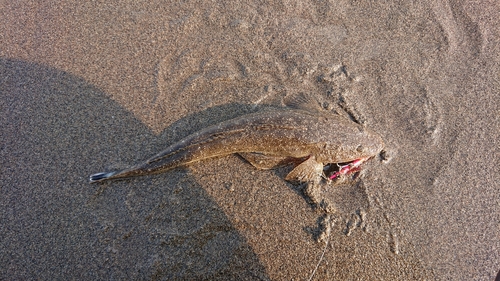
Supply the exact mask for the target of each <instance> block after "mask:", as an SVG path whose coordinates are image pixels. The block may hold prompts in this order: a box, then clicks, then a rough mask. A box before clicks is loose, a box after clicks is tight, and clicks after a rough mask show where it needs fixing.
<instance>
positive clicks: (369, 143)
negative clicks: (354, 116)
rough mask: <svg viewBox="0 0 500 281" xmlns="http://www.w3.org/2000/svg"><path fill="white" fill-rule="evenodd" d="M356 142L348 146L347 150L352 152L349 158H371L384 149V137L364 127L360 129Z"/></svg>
mask: <svg viewBox="0 0 500 281" xmlns="http://www.w3.org/2000/svg"><path fill="white" fill-rule="evenodd" d="M353 140H355V141H351V142H349V143H348V144H346V146H347V147H345V149H346V150H347V151H350V154H349V158H351V159H360V158H371V157H373V156H375V155H377V154H379V153H380V151H382V149H384V141H383V140H382V137H381V136H380V135H379V134H377V133H376V132H374V131H372V130H369V129H367V128H365V127H363V126H359V127H358V132H357V133H356V136H355V138H353Z"/></svg>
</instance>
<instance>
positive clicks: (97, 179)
mask: <svg viewBox="0 0 500 281" xmlns="http://www.w3.org/2000/svg"><path fill="white" fill-rule="evenodd" d="M116 174H118V171H114V172H104V173H97V174H93V175H90V183H94V182H100V181H104V180H107V179H110V178H112V177H113V176H114V175H116Z"/></svg>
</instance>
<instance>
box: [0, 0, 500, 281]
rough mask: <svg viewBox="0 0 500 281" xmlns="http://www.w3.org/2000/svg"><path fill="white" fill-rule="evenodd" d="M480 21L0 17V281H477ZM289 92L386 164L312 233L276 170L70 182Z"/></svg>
mask: <svg viewBox="0 0 500 281" xmlns="http://www.w3.org/2000/svg"><path fill="white" fill-rule="evenodd" d="M86 2H88V3H86ZM499 19H500V5H499V4H498V2H497V1H452V0H450V1H444V0H436V1H413V2H410V1H394V2H387V1H347V0H339V1H303V0H297V1H288V0H287V1H273V0H271V1H170V2H165V1H155V0H153V1H122V0H118V1H74V2H72V1H65V0H63V1H34V2H33V1H3V3H2V4H0V136H1V137H0V279H1V280H125V279H133V280H485V281H487V280H488V281H490V280H493V279H494V278H495V276H496V274H497V272H498V271H499V270H500V192H499V190H500V184H499V176H498V175H499V173H500V169H499V166H500V165H499V164H500V163H499V159H500V153H499V139H500V137H499V136H500V124H499V123H500V113H499V112H500V110H499V103H500V102H499V100H500V20H499ZM300 93H308V94H312V95H313V96H315V97H316V98H317V99H318V100H320V101H321V103H322V104H323V106H324V107H325V108H327V109H335V108H342V109H343V110H344V111H345V112H346V115H348V116H349V117H350V118H352V119H355V120H358V122H360V123H362V124H363V125H365V126H366V127H368V128H370V129H372V130H374V131H376V132H378V133H379V134H380V135H381V136H382V138H383V139H384V142H385V144H386V147H385V151H384V153H383V154H382V155H380V156H377V157H375V158H374V159H372V160H370V161H369V162H368V163H366V164H365V165H364V167H363V171H362V172H361V173H360V174H359V175H358V176H357V177H356V178H354V179H348V180H346V181H344V182H342V183H338V184H336V185H333V184H330V185H324V186H322V187H321V188H320V189H319V190H316V191H314V192H316V193H317V194H316V195H317V196H319V198H321V199H322V200H324V202H327V203H328V204H329V205H328V206H329V209H328V211H329V214H328V215H325V214H324V213H323V212H322V211H320V210H319V209H317V208H314V207H313V206H312V205H311V204H310V203H311V202H310V200H308V198H307V196H305V195H304V190H303V186H299V185H293V184H290V183H288V182H286V181H285V180H284V179H283V178H284V177H285V176H286V174H287V173H288V172H289V171H290V169H291V167H283V168H279V169H276V170H266V171H260V170H256V169H255V168H254V167H252V166H251V165H249V164H248V163H247V162H246V161H245V160H243V159H242V158H241V157H238V156H235V155H231V156H228V157H223V158H217V159H213V160H210V161H202V162H200V163H197V164H193V165H191V166H189V167H185V168H178V169H175V170H171V171H168V172H165V173H162V174H158V175H152V176H145V177H138V178H133V179H127V180H122V181H113V182H108V183H103V184H89V182H88V177H89V175H90V174H92V173H96V172H101V171H104V170H109V169H119V168H125V167H127V166H128V165H130V164H135V163H137V162H140V161H142V160H144V159H146V158H148V157H150V156H152V155H154V154H155V153H157V152H158V151H161V150H163V149H164V148H165V147H167V146H168V145H170V144H172V143H173V142H175V141H177V140H179V139H181V138H183V137H185V136H187V135H189V134H190V133H193V132H196V131H197V130H199V129H201V128H204V127H206V126H208V125H212V124H215V123H217V122H220V121H223V120H227V119H230V118H233V117H236V116H240V115H242V114H245V113H248V112H253V111H258V110H261V109H262V108H265V107H266V106H282V99H283V97H285V96H288V95H294V94H300ZM325 130H335V124H331V127H326V128H325ZM325 245H326V247H325Z"/></svg>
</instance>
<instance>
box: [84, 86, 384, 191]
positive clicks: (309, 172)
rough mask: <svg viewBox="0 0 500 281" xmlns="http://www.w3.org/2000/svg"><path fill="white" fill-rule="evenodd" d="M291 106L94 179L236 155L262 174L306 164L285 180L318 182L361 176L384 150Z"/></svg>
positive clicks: (318, 113)
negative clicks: (327, 169)
mask: <svg viewBox="0 0 500 281" xmlns="http://www.w3.org/2000/svg"><path fill="white" fill-rule="evenodd" d="M285 104H287V105H288V107H285V108H280V109H275V110H269V111H264V112H257V113H251V114H247V115H243V116H241V117H238V118H235V119H231V120H228V121H225V122H222V123H219V124H217V125H214V126H210V127H207V128H205V129H203V130H201V131H199V132H196V133H194V134H192V135H190V136H188V137H186V138H184V139H182V140H180V141H179V142H177V143H174V144H172V145H171V146H169V147H168V148H167V149H165V150H164V151H162V152H160V153H158V154H157V155H155V156H153V157H151V158H149V159H148V160H146V161H145V162H143V163H140V164H138V165H135V166H132V167H130V168H127V169H124V170H120V171H111V172H103V173H97V174H93V175H91V176H90V182H91V183H94V182H101V181H104V180H109V179H118V178H127V177H133V176H139V175H146V174H151V173H157V172H161V171H166V170H169V169H173V168H176V167H179V166H185V165H188V164H190V163H193V162H197V161H200V160H203V159H208V158H213V157H219V156H224V155H229V154H233V153H238V154H240V155H241V156H242V157H243V158H245V159H246V160H247V161H248V162H250V163H251V164H252V165H253V166H255V167H257V168H259V169H271V168H274V167H277V166H279V165H282V164H283V163H288V162H289V161H290V160H295V162H297V161H302V162H301V163H300V164H299V165H298V166H296V167H295V168H294V169H293V170H292V171H291V172H290V173H289V174H288V175H287V176H286V178H285V179H286V180H288V181H298V182H314V181H317V180H319V179H321V177H322V176H323V167H324V165H327V164H332V163H347V164H346V165H343V166H339V171H338V172H336V173H334V174H333V175H332V176H330V179H334V178H336V177H338V176H340V175H343V174H347V173H350V172H352V171H355V170H358V169H359V166H360V165H361V164H362V163H363V162H365V161H366V160H368V159H369V158H371V157H373V156H374V155H376V154H378V153H379V152H380V151H381V150H382V149H383V147H384V142H383V141H382V138H381V137H380V136H379V135H378V134H377V133H375V132H373V131H371V130H368V129H367V128H365V127H363V126H362V125H360V124H357V123H355V122H353V121H351V120H349V119H348V118H346V117H345V116H342V115H339V114H336V113H334V112H331V111H327V110H324V109H323V108H321V106H320V105H319V103H318V102H317V101H316V100H313V99H311V98H309V97H307V96H299V97H296V98H293V99H289V101H287V102H285Z"/></svg>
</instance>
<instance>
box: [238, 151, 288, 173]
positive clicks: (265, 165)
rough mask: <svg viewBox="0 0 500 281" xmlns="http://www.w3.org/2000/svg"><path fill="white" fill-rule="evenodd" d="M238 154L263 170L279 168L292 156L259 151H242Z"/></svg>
mask: <svg viewBox="0 0 500 281" xmlns="http://www.w3.org/2000/svg"><path fill="white" fill-rule="evenodd" d="M238 154H239V155H240V156H241V157H243V158H245V160H247V161H248V162H249V163H250V164H252V166H254V167H255V168H257V169H262V170H269V169H273V168H277V167H280V166H284V165H286V164H288V163H289V162H290V157H280V156H269V155H265V154H262V153H257V152H240V153H238Z"/></svg>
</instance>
